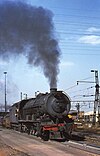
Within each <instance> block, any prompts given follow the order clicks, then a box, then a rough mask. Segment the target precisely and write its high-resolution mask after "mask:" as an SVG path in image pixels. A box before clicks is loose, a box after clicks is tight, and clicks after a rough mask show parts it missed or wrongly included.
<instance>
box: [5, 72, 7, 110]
mask: <svg viewBox="0 0 100 156" xmlns="http://www.w3.org/2000/svg"><path fill="white" fill-rule="evenodd" d="M4 75H5V113H6V112H7V91H6V75H7V72H4Z"/></svg>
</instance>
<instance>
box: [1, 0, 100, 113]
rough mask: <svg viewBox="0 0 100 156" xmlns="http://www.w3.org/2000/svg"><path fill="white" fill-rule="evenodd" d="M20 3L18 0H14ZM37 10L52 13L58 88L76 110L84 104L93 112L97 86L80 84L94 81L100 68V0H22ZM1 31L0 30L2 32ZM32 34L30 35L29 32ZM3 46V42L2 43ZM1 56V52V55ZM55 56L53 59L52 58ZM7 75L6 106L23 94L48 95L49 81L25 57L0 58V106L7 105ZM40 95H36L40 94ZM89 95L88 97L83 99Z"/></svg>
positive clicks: (31, 95)
mask: <svg viewBox="0 0 100 156" xmlns="http://www.w3.org/2000/svg"><path fill="white" fill-rule="evenodd" d="M11 1H14V2H15V1H17V0H11ZM21 1H22V2H25V3H27V4H29V5H32V6H34V7H40V6H41V7H43V8H44V9H48V10H50V11H51V12H52V16H53V17H52V20H53V26H54V30H53V32H54V35H55V36H56V37H55V38H56V40H57V41H58V46H59V49H60V55H59V63H58V67H59V72H58V75H57V89H58V90H63V91H64V92H66V93H67V94H68V95H69V96H70V98H71V100H72V101H76V102H72V108H73V109H74V108H76V107H75V105H76V104H77V101H89V102H81V103H80V107H81V108H80V109H81V110H86V111H87V110H88V111H90V110H93V102H91V101H92V100H94V96H92V95H94V90H95V87H94V86H95V84H94V83H85V82H84V83H81V82H79V84H78V85H77V81H92V82H93V81H94V78H95V77H94V73H91V70H92V69H93V70H98V73H99V69H100V52H99V49H100V20H99V17H100V1H99V0H96V1H95V0H92V1H91V0H61V1H60V0H24V1H23V0H21ZM0 31H1V30H0ZM30 33H31V32H30ZM0 44H1V43H0ZM0 55H2V53H0ZM53 57H54V56H53V54H52V58H53ZM5 71H6V72H7V75H6V78H7V104H10V105H12V104H13V103H14V102H16V101H19V100H20V93H21V92H22V95H23V99H24V98H25V94H27V96H28V98H30V97H34V96H35V92H37V91H38V92H44V93H45V92H49V89H50V85H49V81H48V78H47V77H46V76H45V75H44V72H43V69H42V68H41V66H37V67H36V66H34V65H30V64H28V63H27V59H26V57H25V56H24V55H19V56H15V57H14V58H13V57H10V59H8V58H7V57H6V58H2V56H0V103H1V104H4V93H5V92H4V91H5V90H4V89H5V75H4V72H5ZM38 92H37V93H38ZM84 95H86V97H84Z"/></svg>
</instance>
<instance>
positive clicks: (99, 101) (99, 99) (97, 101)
mask: <svg viewBox="0 0 100 156" xmlns="http://www.w3.org/2000/svg"><path fill="white" fill-rule="evenodd" d="M91 72H94V73H95V83H96V86H95V101H94V115H93V124H94V125H95V123H96V110H97V106H98V124H99V125H100V97H99V78H98V71H97V70H91Z"/></svg>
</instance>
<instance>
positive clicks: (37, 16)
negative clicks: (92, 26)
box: [0, 0, 60, 88]
mask: <svg viewBox="0 0 100 156" xmlns="http://www.w3.org/2000/svg"><path fill="white" fill-rule="evenodd" d="M52 18H53V13H52V12H51V11H50V10H47V9H44V8H42V7H34V6H32V5H29V4H27V3H24V2H22V1H11V0H9V1H3V2H2V3H0V43H1V44H0V56H1V57H2V58H3V59H6V60H8V59H10V58H11V56H13V57H15V56H20V55H24V56H25V57H26V58H27V62H28V64H30V65H31V66H36V67H38V66H40V67H41V68H42V70H43V73H44V75H45V77H46V78H48V81H49V84H50V87H51V88H52V87H53V88H55V87H57V75H58V73H59V62H60V60H59V56H60V50H59V46H58V42H57V40H56V37H55V34H54V25H53V20H52Z"/></svg>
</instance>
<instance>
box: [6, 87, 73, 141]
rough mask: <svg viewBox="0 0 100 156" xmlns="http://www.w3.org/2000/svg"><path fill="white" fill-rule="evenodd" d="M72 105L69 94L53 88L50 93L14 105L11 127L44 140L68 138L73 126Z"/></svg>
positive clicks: (10, 115)
mask: <svg viewBox="0 0 100 156" xmlns="http://www.w3.org/2000/svg"><path fill="white" fill-rule="evenodd" d="M70 107H71V102H70V98H69V97H68V95H66V94H64V93H63V92H62V91H57V89H55V88H52V89H50V93H45V94H43V93H39V94H38V95H37V96H36V98H31V99H27V100H22V101H20V102H18V103H15V104H14V105H12V106H11V108H10V112H9V115H8V116H9V120H10V122H9V123H10V127H11V128H14V129H15V128H16V129H18V130H19V129H20V131H22V132H24V131H27V132H28V134H30V133H31V134H34V135H36V136H39V137H41V138H42V139H43V140H49V139H50V138H57V137H59V136H60V137H61V138H65V139H66V138H67V136H68V135H70V134H71V132H72V128H73V120H72V119H71V118H69V117H68V113H69V111H70Z"/></svg>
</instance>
